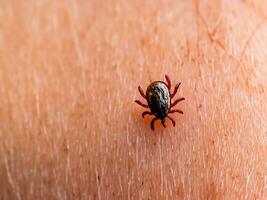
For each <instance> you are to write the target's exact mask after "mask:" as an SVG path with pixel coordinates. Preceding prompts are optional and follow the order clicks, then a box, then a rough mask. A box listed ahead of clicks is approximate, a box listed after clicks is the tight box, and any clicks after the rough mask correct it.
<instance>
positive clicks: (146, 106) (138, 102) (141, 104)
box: [134, 100, 148, 108]
mask: <svg viewBox="0 0 267 200" xmlns="http://www.w3.org/2000/svg"><path fill="white" fill-rule="evenodd" d="M134 102H135V103H137V104H138V105H140V106H143V107H144V108H148V105H145V104H143V103H141V102H140V101H138V100H135V101H134Z"/></svg>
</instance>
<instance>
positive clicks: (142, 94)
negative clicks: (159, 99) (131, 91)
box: [138, 86, 146, 99]
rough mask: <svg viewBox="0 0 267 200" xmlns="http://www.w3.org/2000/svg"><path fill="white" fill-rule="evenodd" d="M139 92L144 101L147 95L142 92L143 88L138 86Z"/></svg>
mask: <svg viewBox="0 0 267 200" xmlns="http://www.w3.org/2000/svg"><path fill="white" fill-rule="evenodd" d="M138 90H139V92H140V94H141V96H142V97H143V98H144V99H146V95H145V93H144V91H143V90H142V88H141V86H138Z"/></svg>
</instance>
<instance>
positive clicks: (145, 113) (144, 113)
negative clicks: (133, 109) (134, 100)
mask: <svg viewBox="0 0 267 200" xmlns="http://www.w3.org/2000/svg"><path fill="white" fill-rule="evenodd" d="M145 115H153V113H152V112H148V111H145V112H143V113H142V117H143V118H144V117H145Z"/></svg>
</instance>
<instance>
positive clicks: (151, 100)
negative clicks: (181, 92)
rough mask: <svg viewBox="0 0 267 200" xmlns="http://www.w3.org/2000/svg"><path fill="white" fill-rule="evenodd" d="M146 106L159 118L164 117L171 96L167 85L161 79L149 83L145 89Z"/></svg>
mask: <svg viewBox="0 0 267 200" xmlns="http://www.w3.org/2000/svg"><path fill="white" fill-rule="evenodd" d="M146 97H147V102H148V106H149V108H150V110H151V112H152V113H153V114H154V115H155V116H156V117H157V118H159V119H165V117H166V116H167V114H168V112H169V110H170V105H171V98H170V92H169V89H168V87H167V85H166V84H165V83H164V82H162V81H156V82H153V83H151V84H150V85H149V86H148V87H147V90H146Z"/></svg>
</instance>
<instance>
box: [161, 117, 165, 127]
mask: <svg viewBox="0 0 267 200" xmlns="http://www.w3.org/2000/svg"><path fill="white" fill-rule="evenodd" d="M161 124H162V126H163V127H164V128H166V125H165V119H164V120H161Z"/></svg>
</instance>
